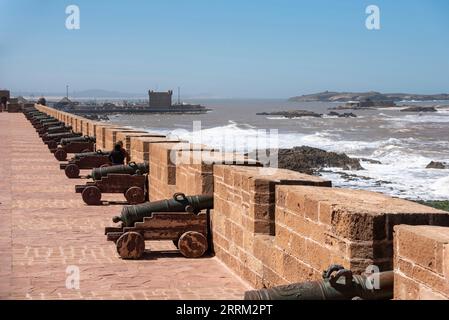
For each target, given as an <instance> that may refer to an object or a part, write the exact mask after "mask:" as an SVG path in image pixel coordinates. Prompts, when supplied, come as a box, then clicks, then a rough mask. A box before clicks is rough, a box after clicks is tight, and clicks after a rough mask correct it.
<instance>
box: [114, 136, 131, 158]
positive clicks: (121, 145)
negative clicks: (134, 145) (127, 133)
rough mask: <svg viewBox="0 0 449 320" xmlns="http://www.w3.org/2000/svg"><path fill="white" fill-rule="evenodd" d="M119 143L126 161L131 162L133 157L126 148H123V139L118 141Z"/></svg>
mask: <svg viewBox="0 0 449 320" xmlns="http://www.w3.org/2000/svg"><path fill="white" fill-rule="evenodd" d="M117 143H118V144H119V145H120V147H121V149H122V152H123V154H124V155H125V159H126V163H129V162H130V161H131V157H130V156H129V153H128V151H126V149H125V148H123V141H117Z"/></svg>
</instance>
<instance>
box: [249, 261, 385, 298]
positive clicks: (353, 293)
mask: <svg viewBox="0 0 449 320" xmlns="http://www.w3.org/2000/svg"><path fill="white" fill-rule="evenodd" d="M393 278H394V273H393V271H385V272H378V273H373V274H369V275H367V274H365V275H355V274H353V273H352V272H351V271H350V270H347V269H345V268H344V267H343V266H340V265H331V266H330V267H329V268H328V269H327V270H325V271H324V272H323V279H322V280H317V281H309V282H303V283H294V284H289V285H283V286H278V287H273V288H269V289H260V290H250V291H246V292H245V295H244V299H245V300H360V299H362V300H389V299H392V298H393Z"/></svg>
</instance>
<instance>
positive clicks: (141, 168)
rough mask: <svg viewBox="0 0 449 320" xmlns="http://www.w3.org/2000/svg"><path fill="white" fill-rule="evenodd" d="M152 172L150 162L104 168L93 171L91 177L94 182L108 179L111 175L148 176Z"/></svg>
mask: <svg viewBox="0 0 449 320" xmlns="http://www.w3.org/2000/svg"><path fill="white" fill-rule="evenodd" d="M149 170H150V167H149V164H148V162H144V163H135V162H130V163H128V164H127V165H117V166H109V167H103V168H94V169H92V173H91V175H90V176H91V177H92V179H94V180H101V177H106V176H107V175H108V174H110V173H118V174H146V173H148V172H149Z"/></svg>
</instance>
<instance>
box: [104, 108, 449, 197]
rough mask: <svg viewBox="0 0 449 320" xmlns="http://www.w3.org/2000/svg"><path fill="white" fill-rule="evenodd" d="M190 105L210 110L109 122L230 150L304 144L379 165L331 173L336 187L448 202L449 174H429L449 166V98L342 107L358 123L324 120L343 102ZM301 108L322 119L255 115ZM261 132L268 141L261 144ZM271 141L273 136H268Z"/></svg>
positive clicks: (131, 116) (445, 171)
mask: <svg viewBox="0 0 449 320" xmlns="http://www.w3.org/2000/svg"><path fill="white" fill-rule="evenodd" d="M186 102H189V103H199V104H202V105H204V106H207V107H208V108H210V109H212V111H210V112H208V113H205V114H183V115H180V114H146V115H142V114H116V115H111V116H109V118H110V122H112V123H115V124H120V125H122V126H128V127H132V128H136V129H144V130H147V131H151V132H158V133H164V134H168V135H170V136H173V137H179V138H182V139H186V140H189V141H192V142H195V143H198V142H201V143H204V144H207V145H210V146H212V147H215V148H220V149H221V150H225V151H233V150H234V151H237V152H250V151H252V150H254V149H257V148H263V147H267V146H268V145H270V146H272V145H271V143H272V142H273V141H275V142H276V144H278V146H279V147H280V148H291V147H295V146H303V145H305V146H311V147H317V148H321V149H324V150H326V151H334V152H338V153H346V154H347V155H349V156H350V157H357V158H367V159H372V160H377V161H380V163H372V162H370V161H361V165H362V167H363V168H364V170H358V171H351V170H349V171H345V170H342V169H340V168H326V169H325V170H323V172H321V173H320V174H321V175H322V176H323V177H324V178H327V179H330V180H332V182H333V185H334V186H336V187H346V188H354V189H364V190H371V191H377V192H382V193H385V194H388V195H391V196H395V197H400V198H406V199H412V200H449V169H426V166H427V165H428V164H429V163H430V162H431V161H442V162H449V101H426V102H415V101H403V102H400V103H398V107H394V108H377V109H372V110H337V112H339V113H343V112H353V113H355V114H356V115H357V118H339V117H336V116H328V115H327V114H328V113H329V112H330V110H329V109H330V108H333V107H336V106H338V105H341V104H342V103H328V102H290V101H286V100H282V99H196V100H189V101H186ZM403 105H420V106H435V105H440V106H446V107H444V108H441V109H438V111H437V112H428V113H427V112H426V113H408V112H401V111H400V110H401V108H403V107H401V106H403ZM298 109H300V110H310V111H314V112H317V113H322V114H323V115H324V116H323V117H322V118H314V117H301V118H293V119H288V118H285V117H282V116H270V115H256V114H257V113H261V112H273V111H285V110H298ZM199 127H201V130H199ZM264 132H265V142H262V143H261V141H262V140H264V139H261V133H262V134H263V133H264ZM267 136H268V137H269V138H268V139H266V137H267ZM274 136H276V139H271V138H272V137H274ZM199 137H200V141H198V139H199ZM267 141H268V142H267ZM264 143H265V145H264ZM273 143H274V142H273Z"/></svg>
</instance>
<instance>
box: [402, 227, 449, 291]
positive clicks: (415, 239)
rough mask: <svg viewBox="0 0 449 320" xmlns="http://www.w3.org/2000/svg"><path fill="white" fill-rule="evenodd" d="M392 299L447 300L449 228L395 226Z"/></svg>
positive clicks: (448, 287)
mask: <svg viewBox="0 0 449 320" xmlns="http://www.w3.org/2000/svg"><path fill="white" fill-rule="evenodd" d="M394 231H395V232H394V255H395V259H394V271H395V277H394V298H395V299H398V300H410V299H413V300H415V299H418V300H439V299H449V228H443V227H435V226H407V225H400V226H396V227H395V228H394Z"/></svg>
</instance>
